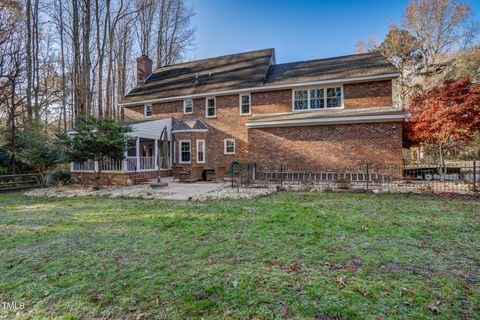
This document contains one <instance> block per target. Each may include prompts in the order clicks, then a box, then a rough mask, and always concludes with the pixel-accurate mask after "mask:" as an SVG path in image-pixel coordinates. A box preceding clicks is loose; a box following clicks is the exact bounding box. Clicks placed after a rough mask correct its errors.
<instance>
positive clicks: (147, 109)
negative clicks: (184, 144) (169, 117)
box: [143, 106, 153, 118]
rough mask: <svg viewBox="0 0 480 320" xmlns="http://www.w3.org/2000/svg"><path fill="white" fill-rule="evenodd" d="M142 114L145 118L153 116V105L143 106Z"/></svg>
mask: <svg viewBox="0 0 480 320" xmlns="http://www.w3.org/2000/svg"><path fill="white" fill-rule="evenodd" d="M143 115H144V117H145V118H150V117H151V116H153V107H152V106H145V107H144V108H143Z"/></svg>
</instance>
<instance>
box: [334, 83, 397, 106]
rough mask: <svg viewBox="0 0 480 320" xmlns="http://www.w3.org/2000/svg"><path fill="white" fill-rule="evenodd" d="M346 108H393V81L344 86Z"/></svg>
mask: <svg viewBox="0 0 480 320" xmlns="http://www.w3.org/2000/svg"><path fill="white" fill-rule="evenodd" d="M343 93H344V99H343V100H344V107H345V109H348V108H362V107H384V106H391V105H392V104H393V101H392V81H391V80H385V81H372V82H361V83H349V84H345V85H343Z"/></svg>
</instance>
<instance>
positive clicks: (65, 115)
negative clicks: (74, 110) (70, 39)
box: [58, 0, 67, 132]
mask: <svg viewBox="0 0 480 320" xmlns="http://www.w3.org/2000/svg"><path fill="white" fill-rule="evenodd" d="M58 5H59V6H60V51H61V65H62V114H63V131H65V132H66V131H67V101H66V100H67V95H66V92H65V52H64V49H63V44H64V40H63V33H64V29H63V28H64V25H63V4H62V1H61V0H60V1H58Z"/></svg>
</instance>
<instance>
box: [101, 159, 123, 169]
mask: <svg viewBox="0 0 480 320" xmlns="http://www.w3.org/2000/svg"><path fill="white" fill-rule="evenodd" d="M101 169H102V171H123V161H122V160H113V159H105V160H103V162H102V165H101Z"/></svg>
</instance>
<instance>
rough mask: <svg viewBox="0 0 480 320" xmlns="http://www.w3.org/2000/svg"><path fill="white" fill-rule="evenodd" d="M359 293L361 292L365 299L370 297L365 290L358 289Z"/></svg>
mask: <svg viewBox="0 0 480 320" xmlns="http://www.w3.org/2000/svg"><path fill="white" fill-rule="evenodd" d="M357 291H358V292H360V293H361V294H362V295H363V296H364V297H366V296H368V291H367V290H365V289H363V288H357Z"/></svg>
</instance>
